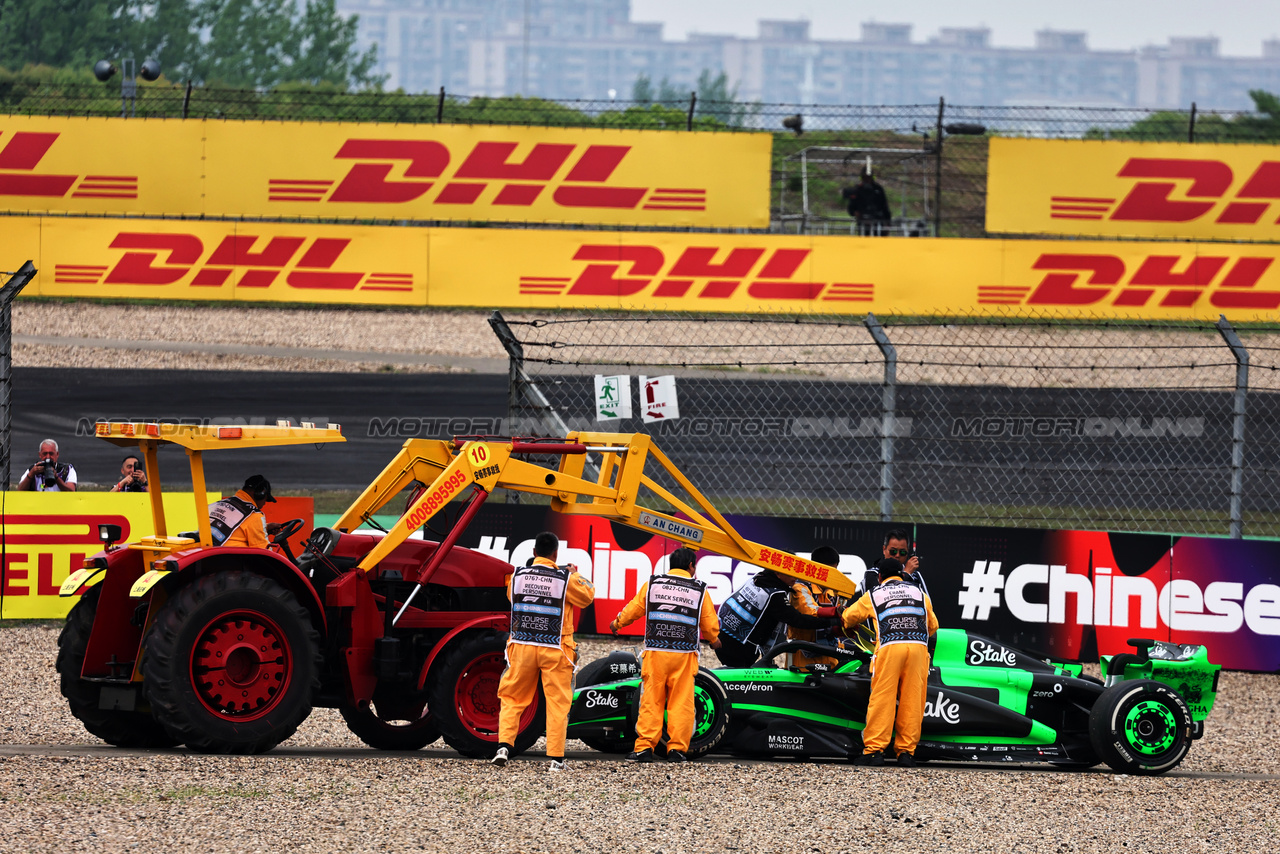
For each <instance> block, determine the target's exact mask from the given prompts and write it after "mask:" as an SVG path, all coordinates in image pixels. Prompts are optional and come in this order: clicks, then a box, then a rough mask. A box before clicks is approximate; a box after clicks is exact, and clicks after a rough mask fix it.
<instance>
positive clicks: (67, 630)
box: [55, 585, 178, 747]
mask: <svg viewBox="0 0 1280 854" xmlns="http://www.w3.org/2000/svg"><path fill="white" fill-rule="evenodd" d="M101 595H102V586H101V585H97V586H94V587H90V588H89V589H88V591H87V592H86V593H85V594H84V596H83V597H81V599H80V601H79V602H77V603H76V604H75V605H73V606H71V612H70V613H69V614H67V622H66V624H65V625H63V627H62V631H61V632H60V633H59V634H58V659H57V663H56V665H55V667H56V668H57V670H58V677H59V681H60V682H61V690H62V696H63V697H65V698H66V700H67V705H69V706H70V707H71V714H73V715H75V717H76V718H77V719H78V720H79V721H80V723H82V724H84V728H85V729H86V730H88V731H89V732H90V733H91V734H93V735H96V736H97V737H98V738H100V739H102V740H103V741H105V742H106V743H107V744H114V745H115V746H116V747H173V746H175V745H176V744H177V743H178V742H177V741H175V740H174V739H173V738H172V737H171V736H170V735H169V734H168V733H167V732H165V730H164V728H163V727H161V726H160V725H158V724H157V723H156V719H155V718H153V717H152V716H151V715H150V714H149V713H148V712H142V711H127V712H126V711H121V710H118V709H100V708H98V694H99V692H100V691H101V690H102V686H101V685H100V684H99V683H97V682H86V681H85V680H83V679H81V678H80V673H81V671H82V670H83V668H84V654H85V650H86V649H88V647H89V634H90V633H91V632H92V630H93V618H94V615H95V614H97V612H98V598H99V597H100V596H101Z"/></svg>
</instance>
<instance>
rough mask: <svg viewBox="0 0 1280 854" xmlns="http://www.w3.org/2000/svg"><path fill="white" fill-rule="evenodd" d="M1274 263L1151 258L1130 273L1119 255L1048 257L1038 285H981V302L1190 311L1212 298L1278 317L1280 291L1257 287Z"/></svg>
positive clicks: (1219, 304) (1040, 266)
mask: <svg viewBox="0 0 1280 854" xmlns="http://www.w3.org/2000/svg"><path fill="white" fill-rule="evenodd" d="M1274 261H1275V258H1274V257H1266V256H1241V257H1238V258H1235V259H1232V258H1230V257H1227V256H1208V255H1201V256H1194V255H1193V256H1182V255H1148V256H1146V257H1144V258H1143V259H1142V260H1141V261H1140V262H1138V263H1137V264H1136V265H1135V266H1134V267H1133V269H1132V272H1130V268H1129V266H1127V265H1126V263H1125V261H1124V259H1122V258H1120V257H1118V256H1115V255H1093V254H1076V253H1044V254H1042V255H1040V257H1038V258H1037V259H1036V260H1035V262H1034V263H1033V264H1032V265H1031V268H1032V269H1033V270H1043V271H1045V273H1044V276H1043V278H1041V279H1040V282H1039V283H1038V284H1037V285H1034V286H1033V285H979V286H978V302H979V303H980V304H988V305H1035V306H1073V307H1076V306H1086V305H1097V304H1099V303H1106V304H1110V305H1115V306H1121V307H1143V306H1147V305H1158V306H1161V307H1165V308H1190V307H1192V306H1194V305H1195V304H1196V303H1197V302H1199V301H1200V300H1201V299H1202V298H1203V297H1205V296H1206V295H1207V298H1208V303H1209V305H1211V306H1213V307H1214V308H1221V309H1259V310H1267V311H1274V310H1276V309H1277V308H1280V289H1274V290H1265V289H1261V288H1259V287H1258V285H1259V283H1260V282H1261V281H1262V279H1263V276H1264V275H1265V274H1266V273H1267V271H1268V270H1270V268H1271V266H1272V264H1273V263H1274ZM1275 285H1276V286H1277V287H1280V282H1277V283H1275ZM1157 295H1158V296H1159V300H1158V301H1154V302H1153V300H1155V298H1156V297H1157Z"/></svg>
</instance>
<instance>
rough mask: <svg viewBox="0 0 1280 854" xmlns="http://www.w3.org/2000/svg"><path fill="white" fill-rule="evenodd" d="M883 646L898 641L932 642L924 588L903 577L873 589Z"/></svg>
mask: <svg viewBox="0 0 1280 854" xmlns="http://www.w3.org/2000/svg"><path fill="white" fill-rule="evenodd" d="M871 606H872V607H873V608H875V611H876V629H877V631H878V633H879V636H880V646H881V647H885V646H891V645H892V644H895V643H919V644H925V645H928V643H929V620H928V617H927V616H926V615H925V610H924V591H923V590H921V589H920V588H919V587H917V586H916V585H914V584H911V583H910V582H907V581H903V580H902V579H901V578H891V579H889V580H888V581H886V582H885V583H883V584H881V585H880V586H879V587H877V588H876V589H875V590H872V591H871Z"/></svg>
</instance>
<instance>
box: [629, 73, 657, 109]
mask: <svg viewBox="0 0 1280 854" xmlns="http://www.w3.org/2000/svg"><path fill="white" fill-rule="evenodd" d="M631 100H632V101H634V102H636V103H637V104H652V103H653V82H652V81H650V80H649V75H647V74H640V75H637V76H636V82H635V83H633V84H631Z"/></svg>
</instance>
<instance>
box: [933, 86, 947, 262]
mask: <svg viewBox="0 0 1280 854" xmlns="http://www.w3.org/2000/svg"><path fill="white" fill-rule="evenodd" d="M946 108H947V102H946V99H944V98H939V99H938V127H937V129H936V131H935V132H934V133H935V139H934V141H933V143H934V146H933V147H934V151H936V152H937V162H936V163H935V164H934V175H933V236H934V237H941V236H942V114H943V112H944V111H945V110H946Z"/></svg>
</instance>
